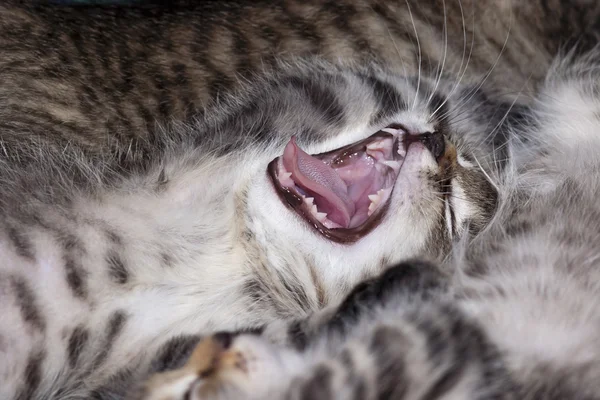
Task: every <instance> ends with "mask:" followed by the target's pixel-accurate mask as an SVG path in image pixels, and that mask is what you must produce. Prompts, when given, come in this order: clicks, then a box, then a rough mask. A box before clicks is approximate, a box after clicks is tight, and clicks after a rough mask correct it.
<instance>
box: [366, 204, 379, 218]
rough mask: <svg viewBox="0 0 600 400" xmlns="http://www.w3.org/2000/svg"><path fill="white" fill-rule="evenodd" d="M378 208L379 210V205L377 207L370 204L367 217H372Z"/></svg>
mask: <svg viewBox="0 0 600 400" xmlns="http://www.w3.org/2000/svg"><path fill="white" fill-rule="evenodd" d="M376 208H377V205H375V203H371V204H369V211H367V217H370V216H371V215H372V214H373V211H375V209H376Z"/></svg>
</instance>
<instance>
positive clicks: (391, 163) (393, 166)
mask: <svg viewBox="0 0 600 400" xmlns="http://www.w3.org/2000/svg"><path fill="white" fill-rule="evenodd" d="M381 163H382V164H384V165H387V166H388V167H390V168H391V169H393V170H394V171H395V172H398V171H400V163H399V162H398V161H393V160H388V161H381Z"/></svg>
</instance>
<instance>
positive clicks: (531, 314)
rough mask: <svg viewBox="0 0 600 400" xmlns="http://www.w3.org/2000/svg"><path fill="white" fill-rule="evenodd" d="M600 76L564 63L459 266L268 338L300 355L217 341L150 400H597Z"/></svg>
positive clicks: (424, 274)
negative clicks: (496, 204) (491, 212)
mask: <svg viewBox="0 0 600 400" xmlns="http://www.w3.org/2000/svg"><path fill="white" fill-rule="evenodd" d="M599 62H600V58H599V57H598V53H597V52H594V53H592V54H591V55H588V56H585V57H583V58H577V57H574V56H573V55H572V54H571V55H570V56H568V57H566V58H565V60H564V61H562V62H560V63H557V65H556V67H555V68H554V70H553V72H552V73H551V74H550V76H549V78H548V80H547V82H546V84H545V87H544V89H543V91H542V92H541V93H540V95H539V97H538V98H537V100H536V102H535V105H534V106H533V107H532V110H531V112H530V113H529V114H528V123H527V124H519V125H517V126H514V127H513V130H512V132H511V137H512V140H511V141H510V146H511V149H512V151H513V155H514V157H513V158H512V162H511V165H510V167H509V168H508V169H507V173H506V175H505V176H504V178H503V179H502V180H501V182H500V185H501V191H500V193H501V194H502V199H501V207H500V209H499V210H498V213H497V214H496V216H495V218H494V221H493V222H492V223H491V224H490V225H489V227H488V228H487V229H485V230H484V231H482V232H481V233H480V234H479V235H478V236H477V237H476V238H474V239H473V240H472V241H470V243H469V245H468V246H466V247H464V248H461V247H457V248H456V249H457V250H456V253H455V257H454V258H453V259H452V261H450V262H449V264H448V265H446V266H443V267H441V268H438V267H436V266H434V265H431V264H428V263H425V262H422V261H417V260H414V261H409V262H405V263H402V264H399V265H397V266H396V267H394V268H392V269H390V270H388V271H386V272H385V273H384V274H383V275H381V276H380V277H378V278H376V279H373V280H371V281H367V282H364V283H361V284H360V285H358V286H357V287H356V288H355V289H354V290H353V291H352V293H351V294H350V295H349V296H348V297H347V298H346V299H345V300H344V301H342V302H341V303H340V304H339V305H337V306H335V307H331V308H329V309H326V310H324V311H322V312H319V313H316V314H315V315H312V316H310V317H308V318H306V319H301V320H295V321H290V322H289V323H287V324H276V325H272V326H269V327H267V328H266V330H265V332H264V334H263V336H266V337H267V338H271V339H273V338H277V339H278V341H280V342H281V343H283V344H287V346H286V347H278V346H277V345H274V344H272V343H271V342H270V341H267V340H265V339H263V338H260V337H258V336H256V335H247V334H242V335H238V336H236V335H226V334H222V333H221V334H218V335H215V336H214V337H212V338H209V339H206V340H205V341H203V342H202V343H201V345H200V346H198V350H197V351H198V352H199V351H202V356H203V357H201V358H200V359H202V360H203V362H204V364H202V363H200V362H198V359H197V358H194V357H192V358H191V359H190V361H189V363H188V364H187V365H186V366H185V367H184V368H182V369H180V370H177V371H174V372H171V373H169V374H162V375H161V374H159V375H156V376H154V377H153V378H152V380H150V381H149V382H148V384H147V385H146V386H145V388H144V390H142V391H140V392H138V396H140V397H141V398H145V399H157V398H161V399H180V398H181V399H183V398H186V399H197V398H198V399H237V398H251V399H254V398H256V399H266V398H268V399H278V398H282V399H283V398H285V399H307V398H310V399H315V400H318V399H331V398H335V399H356V398H360V399H377V398H385V399H417V398H426V399H437V398H457V399H489V398H494V399H566V398H569V399H575V398H576V399H597V398H599V393H600V354H599V353H598V342H599V341H600V335H599V333H598V326H599V323H600V312H599V311H598V307H597V306H596V301H595V300H596V299H597V297H598V294H599V290H600V288H599V286H598V282H599V281H600V279H599V278H600V276H599V269H598V268H599V265H598V260H599V259H600V256H599V253H598V246H597V243H598V241H599V240H600V230H599V228H598V227H599V222H600V208H599V205H598V201H597V190H598V186H599V183H600V175H599V174H600V168H599V167H600V165H599V161H598V157H597V155H598V152H599V151H600V137H599V136H598V134H597V133H598V129H599V128H600V112H599V111H600V98H599V94H600V86H599V82H600V67H599V66H600V64H599ZM443 271H445V272H443ZM448 272H449V273H450V275H449V278H448V275H447V273H448ZM198 354H200V353H196V355H198ZM207 360H210V363H209V364H207ZM159 394H160V396H159Z"/></svg>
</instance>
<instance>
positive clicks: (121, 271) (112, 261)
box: [105, 250, 129, 284]
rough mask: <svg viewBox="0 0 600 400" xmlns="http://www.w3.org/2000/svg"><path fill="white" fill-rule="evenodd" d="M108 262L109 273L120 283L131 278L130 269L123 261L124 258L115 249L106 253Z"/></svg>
mask: <svg viewBox="0 0 600 400" xmlns="http://www.w3.org/2000/svg"><path fill="white" fill-rule="evenodd" d="M105 259H106V263H107V264H108V273H109V274H110V277H111V278H112V279H113V280H114V281H115V282H116V283H119V284H125V283H127V281H128V280H129V271H128V270H127V267H126V266H125V263H124V262H123V259H122V258H121V256H120V255H119V253H117V252H116V251H114V250H111V251H109V252H108V254H106V257H105Z"/></svg>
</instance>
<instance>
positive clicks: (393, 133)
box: [382, 128, 402, 136]
mask: <svg viewBox="0 0 600 400" xmlns="http://www.w3.org/2000/svg"><path fill="white" fill-rule="evenodd" d="M382 131H384V132H387V133H391V134H392V135H394V136H397V135H398V134H399V133H400V132H402V130H401V129H394V128H383V129H382Z"/></svg>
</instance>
